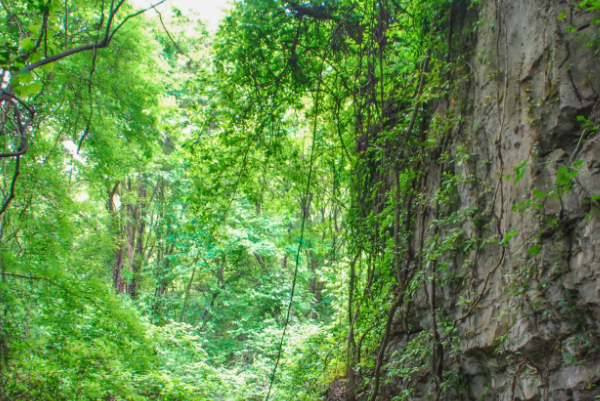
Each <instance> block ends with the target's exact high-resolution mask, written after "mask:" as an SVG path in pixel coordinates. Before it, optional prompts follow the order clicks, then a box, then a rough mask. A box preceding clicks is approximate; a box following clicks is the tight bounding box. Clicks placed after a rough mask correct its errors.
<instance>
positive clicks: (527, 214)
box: [382, 0, 600, 401]
mask: <svg viewBox="0 0 600 401" xmlns="http://www.w3.org/2000/svg"><path fill="white" fill-rule="evenodd" d="M577 3H579V2H577ZM469 12H470V14H468V15H467V17H466V19H465V21H463V25H464V27H470V26H472V24H473V23H474V22H475V21H479V25H478V28H477V30H476V33H475V34H474V38H475V40H474V41H473V40H471V42H470V43H469V41H468V40H467V37H466V36H465V37H464V38H463V39H464V40H463V45H464V46H465V50H464V51H465V52H470V54H471V56H468V57H467V58H466V60H467V61H468V63H467V64H468V68H467V69H466V71H468V72H469V78H468V84H464V86H463V87H464V98H465V99H467V100H466V104H465V105H463V110H466V111H467V112H466V113H465V114H464V115H463V116H464V117H465V118H466V123H463V124H461V125H460V126H457V127H456V128H455V129H454V130H453V132H452V136H453V138H454V140H453V143H452V145H451V154H452V157H454V158H456V157H457V156H458V155H459V153H460V152H464V149H467V151H468V153H470V154H472V155H473V156H470V157H469V158H468V161H467V162H465V163H463V164H461V165H458V164H457V163H455V164H453V165H451V166H450V167H446V168H449V169H451V170H453V171H452V172H453V173H454V174H455V175H462V176H464V177H466V179H465V180H464V181H463V182H462V183H460V184H459V186H458V191H457V192H458V193H457V195H456V201H455V204H454V205H453V207H452V210H454V211H465V210H467V209H468V208H470V207H473V205H475V206H476V207H478V208H479V210H480V211H481V210H483V209H485V208H486V207H487V208H490V210H489V213H488V217H489V218H487V220H486V219H485V218H482V219H480V221H473V220H469V219H465V220H464V222H463V223H460V224H461V227H460V228H461V235H462V236H463V237H466V238H480V239H481V240H488V242H489V243H487V244H482V246H481V248H480V249H479V251H472V252H471V253H470V254H467V255H462V256H460V255H459V256H457V257H456V258H455V259H456V260H452V261H449V266H450V268H449V269H448V270H447V271H446V272H440V273H439V274H440V277H439V278H438V283H440V288H439V290H438V291H437V296H438V298H439V299H437V301H436V303H437V307H438V309H439V312H438V322H440V321H445V322H452V321H454V322H456V329H457V335H456V336H451V337H453V338H454V339H453V340H449V339H448V338H446V339H445V348H444V349H445V351H444V370H445V371H446V372H451V373H452V375H454V377H459V378H461V380H464V384H465V386H463V389H462V390H456V389H455V390H444V392H442V395H441V398H440V399H448V400H455V399H456V400H467V399H469V400H556V401H558V400H564V401H567V400H572V401H576V400H578V401H579V400H598V399H600V338H599V336H600V328H599V322H600V282H599V276H600V217H599V216H600V213H599V208H598V203H599V202H598V201H595V200H592V196H597V195H600V143H599V142H600V140H599V138H598V137H597V135H596V136H594V135H591V133H590V131H589V130H587V129H586V126H585V125H584V124H583V123H582V121H580V119H581V117H579V116H583V117H585V118H586V119H590V120H591V121H592V122H595V124H596V125H597V124H598V122H599V121H600V105H599V102H600V100H599V99H600V97H599V95H600V57H599V56H598V47H595V45H589V39H590V38H595V39H598V25H592V26H590V25H589V23H590V21H591V20H592V19H593V18H594V17H597V14H596V15H593V14H592V13H585V12H583V11H581V10H579V9H578V8H577V7H576V4H573V3H572V2H567V1H559V0H484V1H481V2H480V4H479V5H478V6H477V7H476V8H475V9H472V10H471V11H469ZM472 37H473V36H472ZM469 70H470V71H469ZM451 107H452V106H451V105H450V104H449V102H444V101H440V102H439V104H437V105H436V106H435V108H434V110H435V113H434V114H435V115H437V116H442V117H441V118H443V116H445V115H447V113H448V112H449V110H450V109H451ZM572 166H576V167H577V170H578V172H576V170H574V169H573V168H571V167H572ZM441 168H443V167H441V166H440V165H439V163H435V162H432V163H431V165H430V169H429V174H428V185H427V188H429V192H430V195H431V196H433V194H434V192H435V191H436V190H437V189H438V187H439V183H440V174H441V171H440V169H441ZM574 172H575V173H576V174H574V175H573V174H571V173H574ZM501 174H504V175H510V177H507V176H504V177H503V178H501ZM569 174H571V176H568V177H566V178H565V175H569ZM521 175H522V176H521ZM565 180H566V181H565ZM431 196H430V197H429V198H431ZM531 202H533V204H531ZM536 203H537V204H538V205H536ZM430 209H433V208H430ZM594 209H595V210H594ZM482 215H483V214H482ZM433 218H434V216H433V212H429V215H428V216H427V223H426V227H420V228H418V229H419V230H420V229H424V230H425V231H426V233H428V232H429V231H430V230H431V229H430V228H428V227H429V225H430V223H431V221H432V220H433ZM442 231H443V230H442ZM429 233H430V232H429ZM508 233H514V236H512V238H510V240H508V241H507V242H506V246H504V247H502V246H500V245H499V242H500V241H501V240H502V239H503V238H501V237H502V236H506V235H507V234H508ZM443 235H449V234H448V232H445V233H444V234H443ZM415 237H417V238H418V235H416V236H415ZM480 244H481V242H480ZM502 248H504V251H503V249H502ZM453 283H454V284H453ZM474 304H476V307H474V308H473V309H472V310H471V311H470V306H471V305H474ZM399 313H401V311H399ZM412 314H413V315H414V316H415V321H414V322H413V323H414V324H415V326H418V327H423V328H428V329H427V330H431V327H432V323H431V313H430V311H429V309H428V305H427V301H426V297H425V296H420V298H417V301H416V305H415V310H414V311H413V312H412ZM465 314H466V315H467V316H465ZM462 317H464V318H462ZM438 331H440V335H441V337H444V334H445V333H444V332H443V330H442V329H438ZM405 347H407V340H406V339H403V340H393V341H392V344H391V345H390V347H389V351H388V357H387V361H388V363H389V365H388V366H393V364H394V363H395V361H397V356H396V355H397V354H398V350H400V351H401V350H402V349H404V348H405ZM393 351H396V352H395V353H393ZM420 374H421V376H422V377H421V376H419V377H417V375H415V376H414V377H413V378H412V381H411V382H410V384H407V381H406V380H404V381H402V383H400V381H396V382H395V381H394V380H393V379H392V384H389V385H387V386H386V388H385V391H384V395H383V396H382V397H383V398H382V399H388V398H389V399H392V398H393V397H395V396H397V395H398V394H400V392H401V391H402V390H406V388H407V386H410V387H411V389H412V395H411V396H410V397H409V398H402V399H412V400H417V399H435V396H434V395H433V390H432V388H433V384H432V382H433V379H432V373H431V371H430V368H429V367H427V366H426V367H425V368H424V371H422V372H421V373H420ZM455 388H456V387H455Z"/></svg>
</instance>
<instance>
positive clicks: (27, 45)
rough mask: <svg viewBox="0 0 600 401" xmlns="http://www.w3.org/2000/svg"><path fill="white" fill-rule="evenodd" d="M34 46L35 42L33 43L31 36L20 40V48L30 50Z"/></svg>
mask: <svg viewBox="0 0 600 401" xmlns="http://www.w3.org/2000/svg"><path fill="white" fill-rule="evenodd" d="M34 48H35V43H33V41H32V40H31V38H24V39H23V40H22V41H21V49H23V50H25V51H30V50H33V49H34Z"/></svg>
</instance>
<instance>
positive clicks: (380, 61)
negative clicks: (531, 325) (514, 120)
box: [0, 0, 596, 400]
mask: <svg viewBox="0 0 600 401" xmlns="http://www.w3.org/2000/svg"><path fill="white" fill-rule="evenodd" d="M0 2H1V5H2V7H1V8H0V19H1V20H2V21H3V25H2V28H1V29H0V38H1V39H0V40H1V41H2V43H3V44H4V45H3V47H2V49H1V51H0V77H1V82H0V83H1V85H2V92H1V97H0V108H1V110H0V111H1V116H0V117H1V121H0V130H1V134H2V138H3V147H4V150H3V152H4V153H3V154H2V159H1V163H2V166H1V168H2V178H1V186H2V188H1V189H2V196H3V198H2V205H3V206H2V210H1V215H0V265H1V270H2V272H1V275H2V276H1V280H0V300H1V301H0V303H1V305H2V311H1V313H0V400H259V399H265V398H268V397H270V398H271V399H277V400H292V399H293V400H316V399H321V398H322V397H324V396H325V393H326V391H327V389H328V388H329V385H330V383H332V382H334V381H335V380H337V379H339V378H341V377H344V378H345V380H346V381H347V383H348V388H350V389H351V390H352V392H357V393H360V392H362V391H364V390H362V389H368V391H369V394H371V397H372V398H371V399H375V398H376V397H377V391H378V388H379V386H380V383H381V382H383V381H384V378H383V376H384V373H382V372H383V359H382V358H383V356H382V352H381V351H379V350H382V349H383V350H385V348H386V345H387V341H388V340H389V336H390V325H391V320H392V318H393V316H394V313H395V311H396V309H397V308H398V307H399V306H401V305H409V304H410V300H411V299H412V298H413V297H415V296H416V293H417V292H419V291H420V288H422V287H424V286H425V285H427V283H429V282H431V281H433V282H434V283H435V267H431V265H432V264H435V263H437V260H442V257H443V255H446V254H448V253H452V252H454V250H455V249H457V248H459V247H460V248H464V249H468V248H469V247H478V246H483V245H484V244H485V241H475V243H473V242H471V243H468V242H467V240H468V239H464V238H462V237H461V236H460V233H459V232H456V233H455V234H456V235H450V236H448V237H447V239H446V240H445V242H443V243H441V244H440V243H439V241H438V238H437V236H436V237H435V238H430V239H427V243H425V242H424V241H425V239H423V235H421V238H420V240H419V239H418V238H417V237H416V236H417V235H418V233H416V232H415V231H413V230H412V227H413V225H414V223H415V220H416V219H417V218H419V216H421V215H422V208H423V207H424V204H425V200H424V199H423V189H424V185H425V184H424V182H425V178H424V177H426V171H425V170H426V169H425V164H426V163H425V162H424V160H425V158H430V157H431V158H433V159H434V160H438V159H439V160H440V162H441V163H446V164H452V163H462V162H463V161H465V160H467V159H468V157H469V155H468V154H467V153H466V152H465V153H464V154H460V155H452V157H450V155H449V154H448V152H447V150H448V132H449V130H450V127H452V126H455V125H459V124H461V117H460V112H461V107H462V104H461V100H460V99H458V97H457V96H456V93H457V92H458V91H459V90H460V88H461V85H463V84H464V82H463V81H462V80H461V79H460V78H457V79H453V80H448V79H447V78H448V77H449V76H450V74H453V75H452V76H453V77H461V76H464V75H466V74H467V68H466V66H465V65H464V63H461V62H460V60H461V57H462V56H461V55H460V54H459V53H458V52H456V51H453V50H452V45H453V43H454V42H457V41H458V40H459V39H460V40H464V38H468V37H469V35H471V34H472V32H454V33H452V29H453V22H452V16H453V15H454V16H456V15H457V14H458V13H460V12H465V10H466V9H468V7H469V6H470V3H469V2H453V1H451V0H419V1H416V0H327V1H323V2H311V1H307V2H298V3H297V2H292V1H280V0H247V1H244V2H235V3H234V4H233V6H232V9H231V10H230V11H229V15H228V16H227V17H226V18H225V19H224V20H223V21H222V23H221V26H220V28H219V30H218V31H217V32H216V34H214V35H210V34H209V33H208V32H207V31H206V29H205V27H204V25H203V24H202V23H201V22H200V19H199V17H200V16H198V15H190V14H186V15H184V14H183V13H182V12H181V11H180V10H177V9H175V8H172V9H170V10H169V12H168V13H165V12H163V13H162V14H159V13H158V12H155V10H153V9H152V8H150V9H148V10H146V12H145V13H140V12H139V11H143V10H137V9H135V8H134V7H133V6H131V5H129V4H128V3H127V2H125V1H114V0H112V1H110V2H109V1H104V0H66V1H59V0H0ZM109 3H110V4H109ZM586 3H587V6H588V7H589V8H592V7H595V4H596V3H595V2H589V1H588V2H586ZM473 29H476V27H474V28H473ZM453 35H454V36H453ZM442 98H443V99H446V100H447V101H448V102H449V103H451V104H452V107H450V108H449V111H448V114H447V116H446V119H444V120H443V121H441V120H440V121H437V120H435V119H434V120H433V121H431V115H430V105H431V103H432V102H434V101H435V100H436V99H442ZM427 124H429V126H430V127H431V128H430V129H427ZM441 179H442V178H440V180H441ZM443 179H444V185H443V186H442V188H443V189H442V190H440V191H439V193H437V194H436V199H435V200H434V201H433V202H434V203H435V204H436V205H438V206H436V210H438V209H437V208H438V207H439V209H440V210H441V212H440V219H439V221H440V225H441V224H444V223H448V224H452V221H451V220H452V219H459V220H460V219H467V218H470V217H471V215H473V214H474V213H475V212H474V211H473V210H470V211H467V212H465V213H464V214H462V215H449V216H448V215H444V212H443V210H445V209H444V207H445V206H444V205H445V204H446V203H445V202H446V201H448V199H450V197H451V196H452V191H453V189H454V188H455V187H456V185H458V184H460V183H461V180H463V179H464V177H459V176H450V175H448V176H445V177H443ZM505 234H506V233H497V234H496V233H494V235H498V236H500V237H504V236H505ZM494 238H496V240H501V239H502V238H497V237H494ZM489 240H490V242H493V241H492V239H489ZM415 243H416V244H417V245H418V244H420V248H419V249H414V244H415ZM444 252H446V253H444ZM423 266H425V267H423ZM430 267H431V269H432V271H433V272H434V273H432V275H431V274H429V273H427V270H426V269H429V268H430ZM432 288H433V287H432ZM477 301H478V300H476V302H477ZM476 302H475V303H476ZM444 324H446V326H445V328H441V327H440V329H439V332H440V333H438V329H437V328H436V329H435V330H434V331H433V333H426V332H423V333H422V335H421V334H419V335H417V336H416V337H415V339H414V340H413V341H412V342H411V347H410V348H409V349H408V350H407V351H406V353H405V354H404V355H403V356H402V358H403V359H402V361H404V362H406V363H405V364H404V365H402V364H399V365H394V366H388V367H387V370H388V371H390V372H392V373H393V374H394V375H396V376H397V377H401V378H407V380H408V378H409V377H410V374H411V372H414V371H416V370H418V369H420V368H422V367H423V366H425V365H427V364H429V363H433V364H435V363H437V362H436V359H435V358H436V353H437V357H438V358H439V357H440V351H439V348H438V347H441V346H442V342H443V340H440V338H439V337H440V335H441V336H442V337H443V336H444V334H445V333H452V330H453V327H452V325H451V323H450V322H445V323H444ZM441 325H442V323H440V326H441ZM405 329H406V332H407V333H408V332H411V333H412V334H418V332H419V331H418V330H415V327H412V326H409V325H407V327H406V328H405ZM444 330H446V331H444ZM447 337H448V336H446V337H445V338H447ZM432 344H433V345H432ZM444 346H446V347H451V342H450V341H449V342H446V343H444ZM431 361H433V362H431ZM448 373H449V375H444V377H441V374H440V376H439V377H437V376H436V377H435V380H438V382H437V386H438V388H439V391H442V390H441V389H440V388H441V387H444V386H450V385H455V386H456V387H457V388H460V377H459V374H456V375H455V376H453V372H448ZM444 383H445V384H444Z"/></svg>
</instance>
